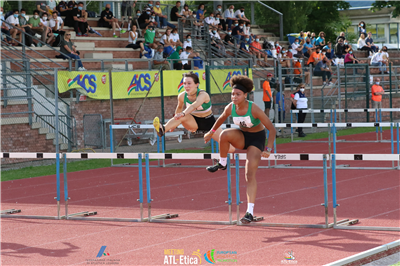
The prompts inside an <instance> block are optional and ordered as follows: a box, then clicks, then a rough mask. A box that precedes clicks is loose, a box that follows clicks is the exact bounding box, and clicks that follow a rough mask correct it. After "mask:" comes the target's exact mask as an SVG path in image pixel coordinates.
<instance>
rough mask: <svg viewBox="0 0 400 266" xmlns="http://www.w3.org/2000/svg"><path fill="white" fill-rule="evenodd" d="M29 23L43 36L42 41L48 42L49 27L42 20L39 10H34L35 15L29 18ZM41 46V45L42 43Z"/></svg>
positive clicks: (32, 28) (34, 30) (33, 29)
mask: <svg viewBox="0 0 400 266" xmlns="http://www.w3.org/2000/svg"><path fill="white" fill-rule="evenodd" d="M28 24H29V25H30V27H31V30H32V31H33V32H34V33H37V34H39V35H41V36H42V38H41V39H42V42H44V43H46V39H47V33H48V28H47V27H46V26H44V25H43V23H42V22H40V18H39V11H37V10H35V11H33V17H31V18H29V21H28ZM39 46H41V44H40V45H39Z"/></svg>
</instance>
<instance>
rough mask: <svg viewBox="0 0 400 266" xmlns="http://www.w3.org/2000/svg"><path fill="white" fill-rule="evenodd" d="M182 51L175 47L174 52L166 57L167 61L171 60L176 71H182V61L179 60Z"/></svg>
mask: <svg viewBox="0 0 400 266" xmlns="http://www.w3.org/2000/svg"><path fill="white" fill-rule="evenodd" d="M182 51H183V48H182V47H180V46H178V47H176V50H175V51H174V52H173V53H171V55H170V56H169V57H168V59H171V60H172V64H173V67H174V69H176V70H182V61H181V60H180V54H181V53H182Z"/></svg>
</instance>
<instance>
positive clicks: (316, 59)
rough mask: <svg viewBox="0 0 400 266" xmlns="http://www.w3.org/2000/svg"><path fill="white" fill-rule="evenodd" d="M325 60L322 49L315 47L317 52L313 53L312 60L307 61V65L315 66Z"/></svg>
mask: <svg viewBox="0 0 400 266" xmlns="http://www.w3.org/2000/svg"><path fill="white" fill-rule="evenodd" d="M322 58H323V55H322V51H321V47H320V46H317V47H315V52H313V53H312V54H311V56H310V58H309V59H308V61H307V65H308V66H309V65H310V64H311V65H313V66H315V65H316V64H317V63H318V62H319V61H321V60H322Z"/></svg>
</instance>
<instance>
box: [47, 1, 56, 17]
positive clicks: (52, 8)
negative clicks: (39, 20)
mask: <svg viewBox="0 0 400 266" xmlns="http://www.w3.org/2000/svg"><path fill="white" fill-rule="evenodd" d="M46 3H47V6H46V8H47V13H49V15H50V16H51V15H52V14H53V13H54V12H57V13H58V11H57V8H56V6H57V3H56V0H47V1H46Z"/></svg>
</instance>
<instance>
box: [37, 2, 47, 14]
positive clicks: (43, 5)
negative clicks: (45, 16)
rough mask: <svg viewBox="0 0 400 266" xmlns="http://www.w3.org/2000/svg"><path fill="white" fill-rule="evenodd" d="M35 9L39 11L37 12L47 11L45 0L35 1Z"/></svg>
mask: <svg viewBox="0 0 400 266" xmlns="http://www.w3.org/2000/svg"><path fill="white" fill-rule="evenodd" d="M36 10H37V11H39V13H44V12H47V5H46V1H36Z"/></svg>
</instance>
